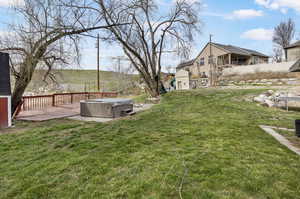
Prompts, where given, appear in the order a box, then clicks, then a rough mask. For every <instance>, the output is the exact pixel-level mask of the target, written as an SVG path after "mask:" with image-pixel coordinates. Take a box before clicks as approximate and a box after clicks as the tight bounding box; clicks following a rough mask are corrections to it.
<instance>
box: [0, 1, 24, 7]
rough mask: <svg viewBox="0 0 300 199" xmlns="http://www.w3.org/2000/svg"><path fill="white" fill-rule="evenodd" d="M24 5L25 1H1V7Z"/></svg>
mask: <svg viewBox="0 0 300 199" xmlns="http://www.w3.org/2000/svg"><path fill="white" fill-rule="evenodd" d="M24 4H25V2H24V0H0V7H9V6H22V5H24Z"/></svg>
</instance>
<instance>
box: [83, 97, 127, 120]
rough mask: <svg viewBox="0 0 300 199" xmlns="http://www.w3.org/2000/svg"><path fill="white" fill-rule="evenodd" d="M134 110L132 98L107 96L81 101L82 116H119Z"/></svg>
mask: <svg viewBox="0 0 300 199" xmlns="http://www.w3.org/2000/svg"><path fill="white" fill-rule="evenodd" d="M132 112H133V101H132V100H131V99H120V98H106V99H91V100H84V101H80V115H81V116H82V117H102V118H118V117H122V116H126V115H128V114H130V113H132Z"/></svg>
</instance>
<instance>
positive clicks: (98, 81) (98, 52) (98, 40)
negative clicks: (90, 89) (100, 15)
mask: <svg viewBox="0 0 300 199" xmlns="http://www.w3.org/2000/svg"><path fill="white" fill-rule="evenodd" d="M97 89H98V91H99V92H100V37H99V34H98V35H97Z"/></svg>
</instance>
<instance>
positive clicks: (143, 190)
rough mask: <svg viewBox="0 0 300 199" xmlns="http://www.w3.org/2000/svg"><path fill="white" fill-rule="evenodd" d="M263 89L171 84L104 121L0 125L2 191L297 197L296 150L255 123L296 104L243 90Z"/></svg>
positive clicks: (281, 116) (276, 121) (286, 116)
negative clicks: (282, 104) (145, 104)
mask: <svg viewBox="0 0 300 199" xmlns="http://www.w3.org/2000/svg"><path fill="white" fill-rule="evenodd" d="M261 92H262V91H261V90H260V91H259V90H236V91H230V90H225V91H216V90H199V91H193V92H192V91H182V92H173V93H169V94H167V95H165V96H164V97H163V100H162V103H161V104H159V105H156V106H154V107H153V108H152V109H151V110H149V111H146V112H143V113H140V114H138V115H136V116H133V117H131V118H128V119H124V120H118V121H114V122H110V123H106V124H99V123H82V122H74V121H68V120H54V121H50V122H45V123H21V124H20V125H21V126H25V127H26V128H27V129H29V130H25V132H24V131H23V132H22V131H20V132H19V133H16V132H11V133H7V134H2V135H0V157H1V159H0V198H137V199H140V198H155V199H156V198H180V194H181V195H182V198H201V199H206V198H207V199H208V198H228V199H235V198H236V199H240V198H243V199H250V198H251V199H252V198H259V199H260V198H261V199H267V198H270V199H276V198H278V199H279V198H291V199H296V198H300V185H299V179H300V167H299V165H300V157H299V156H297V155H295V154H294V153H293V152H291V151H289V150H288V149H287V148H285V147H284V146H282V145H280V144H279V143H278V142H277V141H276V140H275V139H274V138H272V137H271V136H269V135H268V134H266V133H264V132H263V131H262V130H261V129H260V128H259V127H258V125H261V124H264V125H273V126H280V127H287V128H291V127H292V126H293V119H295V118H297V117H298V116H299V113H296V112H285V111H282V110H277V109H271V108H265V107H261V106H257V105H256V104H254V103H251V102H246V101H244V100H243V98H245V97H246V96H248V95H253V94H258V93H261ZM17 125H18V123H17ZM30 126H31V128H30ZM17 129H18V127H16V129H15V130H14V131H17Z"/></svg>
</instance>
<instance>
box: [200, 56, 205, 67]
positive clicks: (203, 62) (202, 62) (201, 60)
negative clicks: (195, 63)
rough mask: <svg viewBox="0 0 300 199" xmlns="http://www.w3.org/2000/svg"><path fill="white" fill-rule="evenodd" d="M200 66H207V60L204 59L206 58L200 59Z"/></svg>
mask: <svg viewBox="0 0 300 199" xmlns="http://www.w3.org/2000/svg"><path fill="white" fill-rule="evenodd" d="M199 63H200V66H203V65H204V64H205V59H204V57H202V58H201V59H200V62H199Z"/></svg>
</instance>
